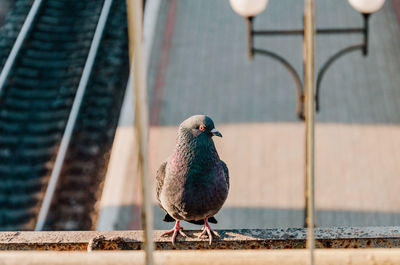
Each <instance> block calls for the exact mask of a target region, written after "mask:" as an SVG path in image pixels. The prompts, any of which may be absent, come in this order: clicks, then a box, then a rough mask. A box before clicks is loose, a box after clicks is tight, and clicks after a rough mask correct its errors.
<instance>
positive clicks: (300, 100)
mask: <svg viewBox="0 0 400 265" xmlns="http://www.w3.org/2000/svg"><path fill="white" fill-rule="evenodd" d="M362 16H363V19H364V27H362V28H345V29H316V33H317V34H362V35H363V39H364V41H363V43H361V44H357V45H353V46H349V47H347V48H344V49H342V50H340V51H338V52H336V53H335V54H334V55H332V56H331V57H330V58H329V59H328V60H327V61H326V62H325V64H324V65H323V66H322V68H321V69H320V70H319V71H318V75H317V84H316V93H315V101H316V110H317V111H319V109H320V103H319V99H320V86H321V83H322V78H323V77H324V75H325V72H326V71H327V70H328V68H329V67H330V66H331V65H332V64H333V63H334V62H335V61H336V60H337V59H339V58H340V57H342V56H343V55H345V54H347V53H350V52H352V51H356V50H362V53H363V55H364V56H366V55H367V54H368V28H369V27H368V21H369V17H370V14H362ZM247 21H248V27H247V28H248V52H249V58H253V54H254V53H259V54H262V55H265V56H268V57H271V58H273V59H275V60H277V61H279V62H281V63H282V64H283V65H284V66H285V67H286V69H287V70H288V71H289V72H290V74H291V75H292V77H293V79H294V81H295V83H296V86H297V107H296V111H297V116H298V117H299V118H300V119H302V120H304V89H303V83H302V81H301V79H300V76H299V74H298V73H297V72H296V70H295V68H294V67H293V66H292V65H291V64H290V63H289V62H288V61H287V60H286V59H285V58H283V57H282V56H280V55H278V54H276V53H274V52H271V51H268V50H263V49H255V48H254V47H253V43H254V42H253V38H254V37H255V36H282V35H300V36H301V35H303V36H304V29H294V30H264V31H254V30H253V17H249V18H247Z"/></svg>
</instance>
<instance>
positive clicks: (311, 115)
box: [304, 0, 315, 264]
mask: <svg viewBox="0 0 400 265" xmlns="http://www.w3.org/2000/svg"><path fill="white" fill-rule="evenodd" d="M314 12H315V0H305V12H304V14H305V21H304V22H305V23H304V24H305V28H304V41H305V43H304V47H305V57H304V58H305V62H304V64H305V75H304V85H305V103H306V104H305V110H306V115H305V118H306V202H307V205H306V207H307V217H306V223H307V228H308V229H307V230H308V231H307V247H308V248H309V249H310V264H314V248H315V242H314V226H315V222H314V220H315V219H314V218H315V217H314V213H315V212H314V132H315V124H314V123H315V96H314V91H315V73H314V71H315V69H314V67H315V66H314V63H315V56H314V55H315V15H314Z"/></svg>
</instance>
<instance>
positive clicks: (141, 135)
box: [126, 0, 154, 265]
mask: <svg viewBox="0 0 400 265" xmlns="http://www.w3.org/2000/svg"><path fill="white" fill-rule="evenodd" d="M126 6H127V16H128V35H129V59H130V65H131V71H132V68H134V78H133V79H134V87H133V89H134V95H135V99H134V104H135V128H136V140H137V143H138V162H139V163H138V165H139V174H140V177H141V184H142V195H143V200H142V209H141V210H142V211H141V213H142V228H143V231H144V249H145V252H146V255H145V261H146V262H145V263H146V264H147V265H152V264H154V260H153V250H154V245H153V209H152V200H151V189H150V185H151V182H150V175H149V165H148V135H149V114H148V104H147V88H146V69H145V65H144V58H143V51H142V22H143V8H142V1H141V0H127V1H126ZM132 66H133V67H132Z"/></svg>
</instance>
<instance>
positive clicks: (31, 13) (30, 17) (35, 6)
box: [0, 0, 42, 94]
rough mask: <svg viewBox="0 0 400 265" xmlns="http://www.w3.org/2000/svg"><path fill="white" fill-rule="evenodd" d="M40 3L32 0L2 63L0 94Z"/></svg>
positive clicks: (38, 0)
mask: <svg viewBox="0 0 400 265" xmlns="http://www.w3.org/2000/svg"><path fill="white" fill-rule="evenodd" d="M41 4H42V0H35V2H33V4H32V7H31V9H30V10H29V13H28V16H27V17H26V19H25V21H24V24H23V25H22V28H21V31H20V32H19V33H18V37H17V39H16V40H15V44H14V46H13V47H12V49H11V52H10V54H9V55H8V57H7V61H6V63H5V64H4V67H3V70H2V71H1V74H0V94H1V91H2V90H3V87H4V85H5V84H6V80H7V77H8V74H9V73H10V71H11V68H12V66H13V65H14V62H15V59H16V58H17V56H18V53H19V51H20V50H21V47H22V44H23V43H24V41H25V38H26V36H27V35H28V32H29V30H30V29H31V27H32V25H33V22H34V20H35V17H36V14H37V13H38V11H39V8H40V6H41Z"/></svg>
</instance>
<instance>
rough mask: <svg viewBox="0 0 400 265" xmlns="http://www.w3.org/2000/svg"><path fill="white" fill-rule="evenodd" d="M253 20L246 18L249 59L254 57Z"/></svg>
mask: <svg viewBox="0 0 400 265" xmlns="http://www.w3.org/2000/svg"><path fill="white" fill-rule="evenodd" d="M253 19H254V17H247V18H246V20H247V41H248V44H247V45H248V46H247V49H248V56H249V59H253V58H254V55H253V36H254V35H253Z"/></svg>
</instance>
